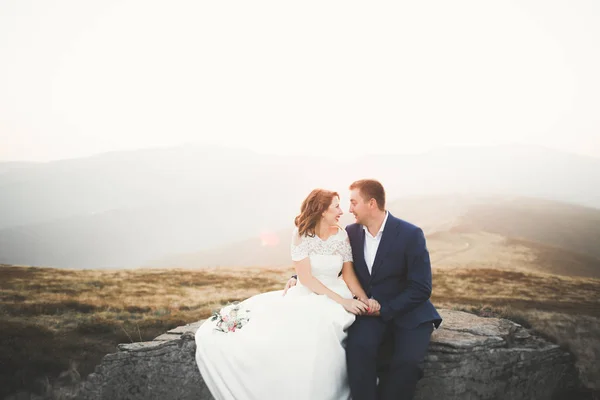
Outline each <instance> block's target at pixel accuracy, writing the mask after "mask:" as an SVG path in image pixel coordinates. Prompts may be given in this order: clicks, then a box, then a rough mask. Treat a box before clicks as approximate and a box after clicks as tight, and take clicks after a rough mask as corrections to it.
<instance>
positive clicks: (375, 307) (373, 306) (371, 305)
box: [367, 299, 381, 314]
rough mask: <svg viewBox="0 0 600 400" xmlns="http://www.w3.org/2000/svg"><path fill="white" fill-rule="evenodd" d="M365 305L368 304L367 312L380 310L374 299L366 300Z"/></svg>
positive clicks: (372, 312) (379, 305)
mask: <svg viewBox="0 0 600 400" xmlns="http://www.w3.org/2000/svg"><path fill="white" fill-rule="evenodd" d="M367 305H368V306H369V314H374V313H376V312H378V311H379V310H381V304H379V302H378V301H377V300H375V299H369V300H367Z"/></svg>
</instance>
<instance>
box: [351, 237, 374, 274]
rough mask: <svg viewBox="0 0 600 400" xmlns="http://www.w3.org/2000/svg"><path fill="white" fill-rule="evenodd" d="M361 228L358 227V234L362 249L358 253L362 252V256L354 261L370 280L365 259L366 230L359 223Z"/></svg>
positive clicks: (358, 243)
mask: <svg viewBox="0 0 600 400" xmlns="http://www.w3.org/2000/svg"><path fill="white" fill-rule="evenodd" d="M359 228H360V229H358V234H357V245H358V246H359V247H358V248H359V249H360V251H358V252H357V253H358V254H361V255H362V257H360V259H359V260H357V262H356V263H354V265H355V266H358V267H359V269H360V271H361V272H362V274H363V276H365V277H366V278H367V279H366V281H368V280H369V279H370V274H369V268H368V267H367V262H366V261H365V230H364V229H363V228H362V226H361V225H359Z"/></svg>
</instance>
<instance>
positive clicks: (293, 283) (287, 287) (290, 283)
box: [283, 277, 298, 296]
mask: <svg viewBox="0 0 600 400" xmlns="http://www.w3.org/2000/svg"><path fill="white" fill-rule="evenodd" d="M296 283H298V280H297V279H296V278H294V277H291V278H290V279H289V280H288V281H287V283H286V284H285V288H284V289H283V295H284V296H285V294H286V293H287V291H288V290H290V288H292V287H294V286H296Z"/></svg>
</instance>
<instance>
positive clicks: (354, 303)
mask: <svg viewBox="0 0 600 400" xmlns="http://www.w3.org/2000/svg"><path fill="white" fill-rule="evenodd" d="M294 268H295V269H296V273H297V274H298V279H299V280H300V282H302V285H303V286H305V287H307V288H309V289H310V290H312V291H313V292H315V293H316V294H324V295H326V296H327V297H329V298H330V299H332V300H333V301H335V302H337V303H339V304H341V305H342V306H344V308H345V309H346V310H348V311H349V312H351V313H353V314H361V313H364V312H366V311H367V306H366V305H365V304H364V303H363V302H361V301H358V300H354V299H345V298H343V297H342V296H340V295H339V294H337V293H336V292H334V291H333V290H331V289H329V288H328V287H327V286H325V285H323V283H321V281H320V280H318V279H317V278H315V277H314V276H313V274H312V270H311V267H310V258H308V257H306V258H305V259H303V260H300V261H294Z"/></svg>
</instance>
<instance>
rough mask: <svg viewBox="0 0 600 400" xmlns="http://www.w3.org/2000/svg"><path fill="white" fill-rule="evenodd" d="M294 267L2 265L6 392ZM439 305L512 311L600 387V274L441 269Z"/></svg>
mask: <svg viewBox="0 0 600 400" xmlns="http://www.w3.org/2000/svg"><path fill="white" fill-rule="evenodd" d="M290 272H291V271H290V270H289V269H261V268H243V269H234V268H211V269H203V270H143V269H140V270H125V271H123V270H120V271H92V270H83V271H81V270H80V271H73V270H59V269H42V268H32V267H12V266H0V360H3V362H2V364H0V397H4V396H5V395H7V394H9V393H12V392H14V391H16V390H19V389H28V390H38V391H40V390H42V388H43V386H44V385H45V377H47V378H48V379H49V381H50V382H52V381H53V380H54V379H55V378H56V377H57V376H58V374H59V373H60V372H61V371H65V370H67V369H69V368H73V369H77V370H78V371H79V373H80V374H81V375H83V376H85V375H87V374H89V373H90V372H91V371H92V370H93V368H94V366H95V365H96V364H97V363H98V362H99V361H100V359H101V358H102V356H104V355H105V354H106V353H109V352H114V351H115V346H116V345H117V344H118V343H126V342H131V341H143V340H149V339H152V338H154V337H156V336H158V335H159V334H161V333H163V332H164V331H166V330H168V329H170V328H173V327H175V326H178V325H182V324H185V323H189V322H192V321H196V320H199V319H203V318H206V317H208V316H209V315H210V313H211V311H212V310H214V309H217V308H218V307H220V306H221V305H223V304H226V303H227V302H229V301H234V300H241V299H244V298H247V297H249V296H251V295H254V294H257V293H260V292H264V291H269V290H277V289H281V288H282V287H283V284H284V283H285V281H286V280H287V277H288V276H289V274H290ZM433 279H434V294H433V298H432V301H433V302H434V304H435V305H436V306H438V307H446V308H456V309H463V310H468V311H473V312H476V313H479V314H482V315H484V316H503V317H507V318H511V319H514V320H515V321H517V322H519V323H522V324H525V325H526V326H529V327H532V328H533V329H534V330H535V331H537V332H539V333H540V334H542V335H544V336H546V337H548V338H551V339H552V340H554V341H556V342H558V343H560V344H562V345H563V346H565V348H567V349H569V350H570V351H572V352H573V353H574V354H575V355H576V357H577V360H578V361H577V365H578V367H579V369H580V371H581V376H582V379H583V382H584V383H585V384H586V385H587V386H588V387H590V388H595V389H596V390H598V389H600V387H599V384H598V383H599V382H600V373H599V372H598V370H597V368H595V362H596V360H598V359H600V341H599V339H598V337H600V299H599V298H598V296H597V293H599V292H600V280H598V279H589V278H570V277H562V276H555V275H549V274H535V273H523V272H517V271H506V270H491V269H453V270H435V271H434V278H433Z"/></svg>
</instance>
